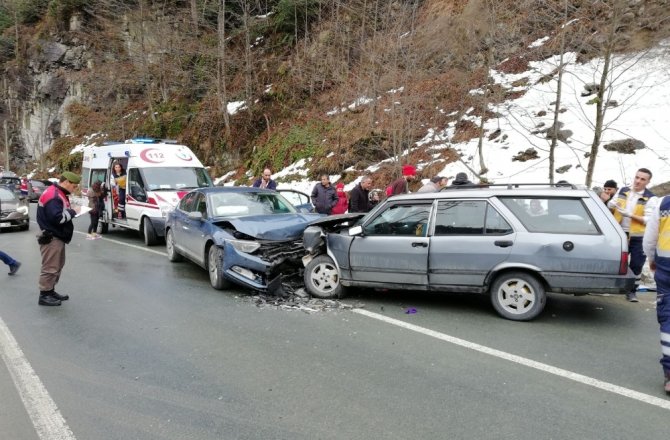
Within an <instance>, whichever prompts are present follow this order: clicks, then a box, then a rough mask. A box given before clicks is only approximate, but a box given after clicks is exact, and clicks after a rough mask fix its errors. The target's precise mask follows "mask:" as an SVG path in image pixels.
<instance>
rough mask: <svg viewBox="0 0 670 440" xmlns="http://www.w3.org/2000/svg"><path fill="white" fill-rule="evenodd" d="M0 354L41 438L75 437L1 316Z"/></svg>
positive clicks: (70, 439)
mask: <svg viewBox="0 0 670 440" xmlns="http://www.w3.org/2000/svg"><path fill="white" fill-rule="evenodd" d="M0 354H1V355H2V359H3V360H4V361H5V364H6V365H7V369H8V370H9V374H10V376H12V380H13V381H14V386H16V389H17V390H18V392H19V396H21V400H22V401H23V406H25V408H26V411H27V412H28V415H29V416H30V419H31V420H32V422H33V426H34V427H35V431H36V432H37V435H38V436H39V438H40V439H42V440H76V437H75V436H74V434H73V433H72V431H71V430H70V427H69V426H68V425H67V423H66V422H65V419H64V418H63V416H62V415H61V413H60V411H59V410H58V407H57V406H56V404H55V403H54V401H53V400H52V399H51V396H49V393H48V392H47V390H46V388H45V387H44V384H42V381H41V380H40V378H39V377H38V376H37V374H36V373H35V370H33V368H32V367H31V366H30V363H29V362H28V360H27V359H26V357H25V356H24V354H23V351H22V350H21V347H19V344H18V343H17V342H16V339H14V336H12V334H11V333H10V332H9V329H8V328H7V326H6V325H5V322H4V321H3V320H2V318H0Z"/></svg>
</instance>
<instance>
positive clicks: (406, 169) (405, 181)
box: [389, 165, 416, 196]
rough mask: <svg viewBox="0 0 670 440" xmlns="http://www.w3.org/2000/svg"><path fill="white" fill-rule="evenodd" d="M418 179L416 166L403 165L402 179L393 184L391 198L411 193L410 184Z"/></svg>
mask: <svg viewBox="0 0 670 440" xmlns="http://www.w3.org/2000/svg"><path fill="white" fill-rule="evenodd" d="M415 178H416V168H415V167H414V165H403V167H402V177H399V178H397V179H396V180H394V181H393V183H391V186H390V188H391V191H390V192H391V194H389V195H391V196H395V195H396V194H405V193H408V192H409V182H411V181H412V180H414V179H415Z"/></svg>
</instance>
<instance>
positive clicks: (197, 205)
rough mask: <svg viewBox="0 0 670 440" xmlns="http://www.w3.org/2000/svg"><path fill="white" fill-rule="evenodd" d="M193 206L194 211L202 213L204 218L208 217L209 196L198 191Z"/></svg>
mask: <svg viewBox="0 0 670 440" xmlns="http://www.w3.org/2000/svg"><path fill="white" fill-rule="evenodd" d="M193 207H194V209H192V211H196V212H199V213H201V214H202V217H203V218H206V217H207V198H206V197H205V195H204V194H200V193H198V194H197V195H196V197H195V200H194V202H193Z"/></svg>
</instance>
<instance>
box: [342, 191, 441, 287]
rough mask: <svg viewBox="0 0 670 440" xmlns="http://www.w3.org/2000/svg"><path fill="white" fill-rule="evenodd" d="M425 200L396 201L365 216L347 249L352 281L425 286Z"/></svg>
mask: <svg viewBox="0 0 670 440" xmlns="http://www.w3.org/2000/svg"><path fill="white" fill-rule="evenodd" d="M431 209H432V200H429V201H398V202H395V203H389V204H388V205H387V206H386V207H385V208H384V209H382V210H381V211H379V212H377V214H376V215H374V216H373V217H371V218H370V219H368V221H366V223H365V224H364V225H363V233H362V236H359V237H355V238H354V240H353V241H352V244H351V247H350V249H349V263H350V267H351V277H352V280H354V281H361V282H366V283H371V284H377V283H378V284H379V285H386V286H391V287H394V286H395V287H401V286H402V287H405V288H406V287H408V286H411V287H413V288H416V289H425V288H426V287H427V285H428V273H427V270H428V242H429V238H428V236H427V231H428V220H429V218H430V213H431Z"/></svg>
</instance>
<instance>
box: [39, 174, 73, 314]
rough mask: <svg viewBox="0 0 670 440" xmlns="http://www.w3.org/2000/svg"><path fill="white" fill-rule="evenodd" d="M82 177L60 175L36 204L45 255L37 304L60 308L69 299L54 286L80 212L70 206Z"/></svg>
mask: <svg viewBox="0 0 670 440" xmlns="http://www.w3.org/2000/svg"><path fill="white" fill-rule="evenodd" d="M80 180H81V177H80V176H78V175H77V174H75V173H72V172H70V171H65V172H64V173H63V174H61V176H60V179H59V181H58V183H57V184H53V185H51V186H50V187H48V188H47V189H46V190H45V191H44V193H42V195H41V196H40V199H39V202H38V203H37V224H38V225H39V227H40V229H41V230H42V233H41V234H40V236H39V238H38V239H37V242H38V243H39V245H40V253H41V254H42V268H41V270H40V278H39V283H38V284H39V289H40V297H39V301H38V304H39V305H41V306H59V305H61V301H66V300H68V299H69V298H70V297H69V296H68V295H61V294H60V293H58V292H56V290H55V287H56V284H57V283H58V280H59V279H60V275H61V271H62V270H63V266H65V245H66V244H68V243H70V241H71V240H72V235H73V233H74V225H73V224H72V219H73V218H74V217H75V216H76V215H77V212H76V211H75V210H74V209H72V207H71V206H70V199H69V197H68V196H69V195H70V194H72V193H73V192H74V191H75V190H76V189H77V186H78V185H79V181H80Z"/></svg>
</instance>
